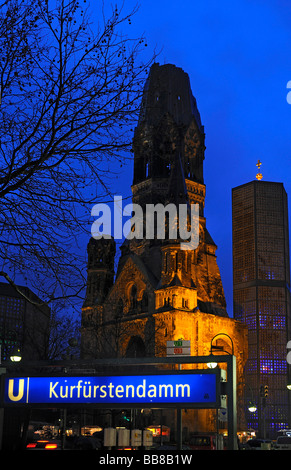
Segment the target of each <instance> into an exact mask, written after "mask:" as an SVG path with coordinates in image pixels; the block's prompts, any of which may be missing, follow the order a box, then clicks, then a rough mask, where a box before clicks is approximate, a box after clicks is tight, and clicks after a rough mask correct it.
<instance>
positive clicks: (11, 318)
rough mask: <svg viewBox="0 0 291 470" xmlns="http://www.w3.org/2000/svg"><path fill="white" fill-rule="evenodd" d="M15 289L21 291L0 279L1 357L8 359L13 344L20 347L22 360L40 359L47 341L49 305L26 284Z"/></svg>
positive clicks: (13, 346) (13, 347)
mask: <svg viewBox="0 0 291 470" xmlns="http://www.w3.org/2000/svg"><path fill="white" fill-rule="evenodd" d="M18 289H19V290H20V291H21V292H22V293H23V294H24V295H21V294H20V293H19V292H18V291H17V290H16V289H15V288H14V287H13V286H11V285H10V284H8V283H6V282H1V283H0V346H1V359H2V361H7V360H9V357H10V355H11V353H12V352H13V350H14V349H15V348H19V349H20V350H21V355H22V358H23V359H24V360H32V359H36V360H37V359H43V358H44V351H45V348H46V346H47V343H48V341H47V334H48V331H49V328H48V327H49V321H50V308H49V307H48V306H47V305H45V304H43V302H42V301H41V300H40V299H39V298H38V297H37V296H36V295H35V294H34V293H33V292H32V291H31V290H30V289H29V288H27V287H23V286H18ZM29 300H31V302H30V301H29Z"/></svg>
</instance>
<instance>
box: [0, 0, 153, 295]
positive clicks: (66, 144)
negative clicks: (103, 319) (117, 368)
mask: <svg viewBox="0 0 291 470" xmlns="http://www.w3.org/2000/svg"><path fill="white" fill-rule="evenodd" d="M86 5H87V4H86V0H80V1H77V0H36V1H34V2H30V1H28V0H7V1H0V33H1V37H0V86H1V105H0V258H1V261H0V262H1V264H0V274H1V275H2V276H4V277H5V278H6V279H7V280H8V281H9V282H11V283H12V284H15V282H16V281H17V279H18V276H21V277H22V278H23V277H24V278H25V277H26V278H27V280H28V283H29V285H30V287H31V288H32V289H33V290H35V291H36V293H37V294H38V296H39V297H40V298H42V299H43V300H44V301H50V300H52V299H55V298H58V297H65V296H67V297H68V298H69V297H70V296H73V297H74V296H76V295H78V293H79V292H80V291H81V289H82V288H83V286H84V284H85V279H84V276H83V267H84V266H85V258H83V256H85V251H86V250H85V249H82V251H80V250H79V249H78V248H79V247H78V237H79V236H80V234H82V233H84V230H86V231H87V234H88V235H89V230H88V228H89V227H90V226H89V223H88V221H89V220H90V211H91V208H92V204H95V203H96V202H97V201H100V198H101V197H104V195H105V194H107V195H108V194H109V191H110V189H109V184H108V183H109V181H108V180H107V176H108V175H109V174H112V162H113V161H122V159H123V158H127V156H128V154H127V151H128V150H129V149H130V145H131V140H132V128H133V126H134V122H135V119H136V115H137V114H136V113H137V110H138V107H139V103H140V97H141V94H142V88H143V83H144V79H145V76H146V73H147V70H148V67H149V65H150V64H151V62H152V61H153V60H154V54H153V55H152V56H151V58H150V59H149V60H148V62H147V63H144V62H143V63H142V62H140V56H141V54H142V53H143V51H144V47H145V46H146V43H145V40H144V38H143V37H141V38H137V39H132V38H130V37H129V36H128V35H124V34H123V30H124V29H126V27H128V24H129V23H130V22H131V20H132V18H133V17H134V14H135V10H134V11H131V12H130V13H123V11H124V10H123V8H122V9H118V8H113V9H112V10H111V12H110V14H109V15H105V13H104V9H102V8H101V7H100V4H99V2H96V4H95V3H94V10H92V9H90V7H87V6H86ZM99 10H100V11H99ZM93 13H94V14H96V15H97V16H98V21H97V20H96V21H94V20H93V19H92V18H93ZM90 18H91V19H92V21H91V22H90Z"/></svg>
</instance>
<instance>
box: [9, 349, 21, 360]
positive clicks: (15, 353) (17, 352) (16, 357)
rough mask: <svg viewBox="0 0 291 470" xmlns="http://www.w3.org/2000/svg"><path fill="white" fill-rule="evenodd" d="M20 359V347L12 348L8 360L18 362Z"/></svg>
mask: <svg viewBox="0 0 291 470" xmlns="http://www.w3.org/2000/svg"><path fill="white" fill-rule="evenodd" d="M21 359H22V356H21V352H20V349H19V348H14V349H13V351H12V353H11V356H10V360H11V361H12V362H20V361H21Z"/></svg>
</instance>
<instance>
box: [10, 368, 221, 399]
mask: <svg viewBox="0 0 291 470" xmlns="http://www.w3.org/2000/svg"><path fill="white" fill-rule="evenodd" d="M219 384H220V375H219V374H218V373H217V371H215V370H214V371H207V370H205V371H201V370H200V371H199V372H198V371H197V372H196V371H191V372H190V373H176V374H173V373H171V374H170V373H169V374H168V373H164V374H159V375H154V374H153V375H144V376H142V375H130V376H129V375H124V376H90V377H83V376H78V377H71V376H63V377H6V379H5V393H4V405H15V404H19V405H37V404H44V405H54V406H55V405H70V404H72V405H77V404H80V405H87V404H88V405H89V404H93V405H95V406H96V407H102V406H103V405H106V406H112V407H114V406H117V407H118V406H122V407H124V406H125V405H126V406H128V407H129V406H137V405H149V406H151V407H155V405H156V406H157V407H159V406H161V405H165V406H171V405H172V406H175V407H177V406H179V405H180V406H186V405H188V407H190V406H191V407H197V408H198V407H201V408H215V407H217V406H219V404H218V401H219V393H220V392H219V391H220V387H219Z"/></svg>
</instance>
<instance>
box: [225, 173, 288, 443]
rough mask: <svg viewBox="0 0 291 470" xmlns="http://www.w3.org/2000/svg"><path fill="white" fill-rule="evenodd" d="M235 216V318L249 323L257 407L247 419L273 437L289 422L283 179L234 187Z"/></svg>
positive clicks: (251, 386) (252, 395) (252, 396)
mask: <svg viewBox="0 0 291 470" xmlns="http://www.w3.org/2000/svg"><path fill="white" fill-rule="evenodd" d="M232 217H233V299H234V318H235V319H237V320H239V321H242V322H244V323H245V324H246V325H247V326H248V337H249V353H248V361H247V364H246V368H245V380H246V390H245V391H246V396H247V401H249V400H253V401H255V402H256V404H257V407H258V408H257V412H256V413H249V415H248V424H249V426H251V427H252V428H253V429H255V430H258V432H259V434H260V436H263V435H266V436H267V437H270V438H274V437H276V433H277V431H278V430H280V429H283V428H286V427H288V426H290V420H289V416H288V415H289V396H288V390H287V388H286V385H287V362H286V345H287V341H288V340H289V339H290V266H289V259H290V256H289V232H288V206H287V194H286V192H285V189H284V187H283V184H281V183H274V182H266V181H261V180H255V181H251V182H249V183H247V184H243V185H241V186H238V187H236V188H234V189H233V190H232ZM289 393H290V392H289ZM265 394H266V395H267V397H265V396H264V395H265Z"/></svg>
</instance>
